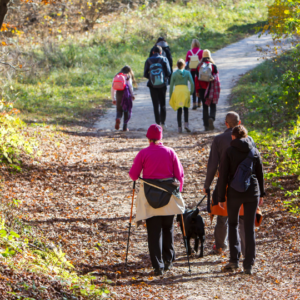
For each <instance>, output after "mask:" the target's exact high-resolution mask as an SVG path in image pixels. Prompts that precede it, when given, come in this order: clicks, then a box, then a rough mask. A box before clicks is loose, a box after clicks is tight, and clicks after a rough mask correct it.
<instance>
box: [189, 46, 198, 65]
mask: <svg viewBox="0 0 300 300" xmlns="http://www.w3.org/2000/svg"><path fill="white" fill-rule="evenodd" d="M190 51H191V52H192V56H191V57H190V63H189V68H190V69H197V67H198V65H199V62H200V61H199V56H198V53H199V52H200V51H201V49H199V50H198V52H197V53H196V54H194V53H193V51H192V50H190Z"/></svg>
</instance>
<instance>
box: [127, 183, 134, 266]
mask: <svg viewBox="0 0 300 300" xmlns="http://www.w3.org/2000/svg"><path fill="white" fill-rule="evenodd" d="M134 192H135V181H134V182H133V189H132V201H131V211H130V219H129V228H128V239H127V250H126V259H125V267H127V256H128V249H129V237H130V228H131V220H132V209H133V199H134Z"/></svg>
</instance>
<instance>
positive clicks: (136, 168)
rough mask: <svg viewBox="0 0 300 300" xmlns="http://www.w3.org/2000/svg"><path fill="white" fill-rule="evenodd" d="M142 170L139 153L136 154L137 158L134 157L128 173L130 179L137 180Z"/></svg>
mask: <svg viewBox="0 0 300 300" xmlns="http://www.w3.org/2000/svg"><path fill="white" fill-rule="evenodd" d="M142 170H143V155H142V153H141V151H140V152H139V153H138V154H137V156H136V157H135V159H134V161H133V164H132V167H131V169H130V171H129V176H130V178H131V179H132V180H133V181H135V180H138V179H139V177H140V174H141V172H142Z"/></svg>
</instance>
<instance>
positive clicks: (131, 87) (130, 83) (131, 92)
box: [127, 77, 134, 98]
mask: <svg viewBox="0 0 300 300" xmlns="http://www.w3.org/2000/svg"><path fill="white" fill-rule="evenodd" d="M127 82H128V87H129V91H130V94H131V96H132V98H134V95H133V86H132V79H131V77H129V79H128V81H127Z"/></svg>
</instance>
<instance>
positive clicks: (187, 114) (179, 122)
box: [177, 107, 189, 127]
mask: <svg viewBox="0 0 300 300" xmlns="http://www.w3.org/2000/svg"><path fill="white" fill-rule="evenodd" d="M183 111H184V122H186V123H187V122H188V121H189V109H188V108H187V107H184V108H183ZM181 116H182V107H180V108H178V109H177V122H178V127H181V126H182V122H181Z"/></svg>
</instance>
